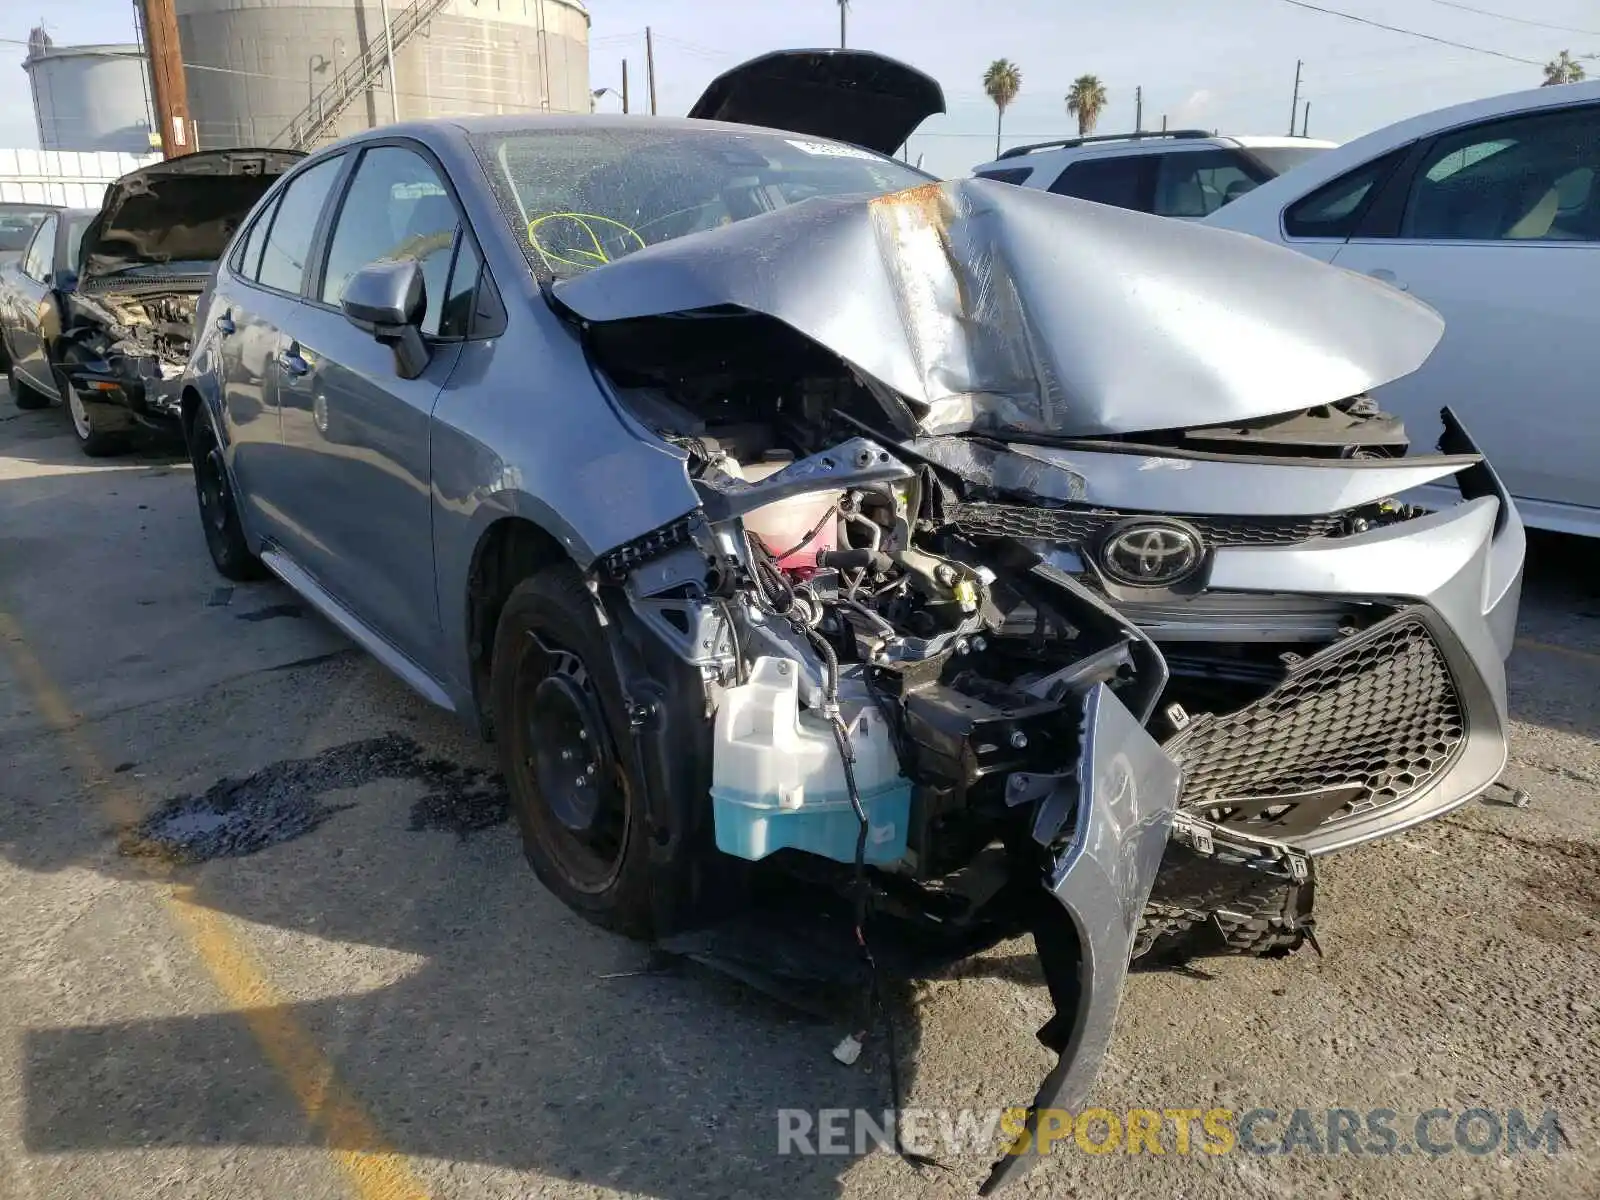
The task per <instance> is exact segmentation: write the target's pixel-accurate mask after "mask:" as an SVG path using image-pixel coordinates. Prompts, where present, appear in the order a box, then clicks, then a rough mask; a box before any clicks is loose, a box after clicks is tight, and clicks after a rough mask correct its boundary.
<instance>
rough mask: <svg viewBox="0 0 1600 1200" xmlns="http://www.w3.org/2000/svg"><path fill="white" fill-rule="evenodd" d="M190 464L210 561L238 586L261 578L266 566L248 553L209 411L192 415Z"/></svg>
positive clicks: (231, 486) (201, 526) (249, 551)
mask: <svg viewBox="0 0 1600 1200" xmlns="http://www.w3.org/2000/svg"><path fill="white" fill-rule="evenodd" d="M189 461H190V462H191V463H192V464H193V465H194V490H195V498H196V499H197V500H198V501H199V503H200V528H201V530H202V531H203V532H204V533H205V537H206V549H207V550H209V551H210V552H211V562H212V564H213V565H214V566H215V567H216V568H217V571H218V573H219V574H220V575H221V576H222V577H223V578H224V579H233V580H236V581H238V582H240V583H244V582H247V581H249V580H252V579H262V578H264V577H265V576H266V574H267V569H266V567H265V566H264V565H263V564H262V562H261V560H260V559H259V558H257V557H256V556H255V555H254V554H253V553H251V550H250V543H249V542H248V541H246V540H245V536H244V525H243V524H242V523H241V522H240V520H239V506H238V502H237V500H236V499H235V498H234V494H233V484H232V482H231V481H230V480H229V478H228V469H227V463H226V462H225V461H224V459H223V455H222V443H221V441H220V439H218V437H217V431H216V427H215V426H213V425H212V423H211V412H210V410H209V409H207V408H205V407H203V406H202V408H201V410H200V412H198V413H197V414H196V415H195V418H194V428H193V430H192V431H191V433H190V437H189Z"/></svg>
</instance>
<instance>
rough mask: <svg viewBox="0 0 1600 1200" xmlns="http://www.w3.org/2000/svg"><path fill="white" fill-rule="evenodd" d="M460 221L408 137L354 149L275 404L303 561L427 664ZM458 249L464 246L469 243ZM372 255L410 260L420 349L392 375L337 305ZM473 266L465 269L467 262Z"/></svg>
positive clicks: (434, 662)
mask: <svg viewBox="0 0 1600 1200" xmlns="http://www.w3.org/2000/svg"><path fill="white" fill-rule="evenodd" d="M460 229H461V221H460V218H459V215H458V211H457V208H456V205H455V202H454V200H453V199H452V198H451V196H450V194H449V192H448V190H447V189H446V187H445V185H444V180H443V178H442V176H441V173H440V171H439V169H438V168H437V167H436V166H435V165H434V164H433V163H432V162H431V161H430V160H429V159H428V158H427V157H426V156H425V155H424V154H423V153H422V152H421V151H420V148H416V147H414V146H413V145H411V144H389V143H385V144H379V145H374V146H371V147H369V148H368V149H366V150H365V151H364V152H363V153H362V156H361V159H360V161H359V162H358V163H357V164H356V167H355V170H354V172H353V174H352V175H351V177H350V181H349V184H348V186H347V189H346V191H345V195H344V198H343V201H342V203H341V204H340V207H339V210H338V214H337V215H336V216H335V218H334V222H333V225H332V228H331V231H330V233H329V235H328V237H327V239H326V246H327V253H326V260H325V263H324V264H323V266H322V269H321V271H320V272H318V274H317V276H316V278H315V279H314V280H313V282H312V283H311V285H310V288H309V292H310V294H309V296H308V298H307V300H306V302H305V303H304V304H302V305H301V306H300V308H299V309H298V310H297V311H296V313H295V315H294V317H293V319H292V322H291V324H290V325H289V326H288V327H286V328H285V330H284V333H285V335H286V340H285V343H284V346H283V348H282V351H281V354H282V370H281V372H280V375H279V385H278V386H279V393H278V394H279V405H280V411H281V414H282V423H283V446H284V452H285V455H286V456H287V458H288V459H289V461H290V462H292V464H293V471H294V475H295V478H296V479H297V480H298V481H299V486H298V487H297V489H296V490H295V493H294V495H293V496H292V497H290V498H289V499H288V501H287V503H288V504H289V505H290V511H289V519H290V521H291V522H292V523H293V524H294V525H295V526H296V527H297V528H299V529H301V530H304V531H306V533H307V536H306V538H305V539H304V540H303V542H302V545H303V547H304V550H303V553H304V555H305V558H304V561H303V562H302V566H304V567H305V568H306V569H307V570H308V571H310V572H311V573H312V574H314V575H315V576H316V577H317V579H318V580H319V582H321V583H322V585H323V586H324V587H326V588H327V589H328V591H330V592H331V593H333V595H334V596H335V597H337V598H338V599H339V600H340V601H341V603H343V604H344V605H345V606H346V607H348V608H349V609H350V610H351V611H352V612H354V613H355V614H356V615H357V616H358V617H359V618H360V619H361V620H362V621H363V622H364V623H366V624H367V625H368V626H370V627H371V628H372V629H373V630H374V631H375V632H376V633H378V634H379V635H380V636H382V637H383V638H384V639H385V640H386V641H388V642H389V643H390V644H391V645H393V646H394V647H395V648H396V649H398V650H400V651H401V652H402V653H403V654H405V655H406V656H407V657H408V658H410V659H411V660H412V661H413V662H415V663H416V664H417V665H419V666H421V667H422V668H423V669H424V670H425V671H429V672H430V673H437V672H438V671H439V668H440V653H439V649H440V647H439V613H438V604H437V599H436V594H435V588H434V574H433V545H432V499H431V496H430V487H431V463H430V445H431V437H430V432H431V426H432V420H433V406H434V403H435V402H436V401H437V399H438V397H439V393H440V391H441V390H442V389H443V388H444V385H445V383H446V381H447V380H448V379H449V377H450V372H451V371H452V370H453V369H454V367H455V363H456V360H457V358H458V357H459V355H460V343H459V342H458V341H454V340H451V332H452V331H450V330H449V329H443V328H441V313H442V311H443V308H444V301H445V296H446V290H447V281H448V278H449V275H450V269H451V262H452V259H453V256H454V255H455V253H456V246H457V242H458V239H459V237H460ZM469 252H470V250H469ZM379 259H415V260H417V261H418V262H419V263H420V264H421V266H422V271H423V278H424V281H425V291H426V296H425V300H426V307H425V311H424V312H423V314H422V316H421V329H422V332H423V334H424V337H425V338H426V339H427V340H428V343H429V346H430V349H431V357H430V360H429V362H428V365H427V367H426V368H425V369H424V370H423V372H422V374H421V375H419V376H418V377H417V378H415V379H403V378H401V377H400V375H399V374H398V373H397V372H396V370H395V362H394V355H393V352H392V351H391V350H390V349H389V348H388V347H386V346H384V345H382V344H380V343H379V342H378V341H376V340H375V339H374V338H373V336H372V334H370V333H368V332H366V331H365V330H362V329H360V328H358V327H356V326H355V325H353V324H352V323H351V322H350V321H349V320H348V319H347V318H346V317H345V316H344V314H343V312H342V311H341V310H340V307H339V301H340V297H341V295H342V293H343V290H344V285H345V283H346V281H347V280H348V279H349V278H350V276H351V275H353V274H354V273H355V272H356V271H357V270H359V269H360V268H362V267H364V266H366V265H367V264H368V263H371V262H375V261H377V260H379ZM473 273H474V277H475V275H476V268H475V267H474V268H473Z"/></svg>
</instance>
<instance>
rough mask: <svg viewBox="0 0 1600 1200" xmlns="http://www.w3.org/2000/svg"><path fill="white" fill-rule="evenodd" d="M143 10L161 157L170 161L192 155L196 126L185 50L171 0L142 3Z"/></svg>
mask: <svg viewBox="0 0 1600 1200" xmlns="http://www.w3.org/2000/svg"><path fill="white" fill-rule="evenodd" d="M140 2H141V3H142V4H143V6H144V38H145V50H146V51H147V52H148V53H149V55H150V86H151V87H152V88H153V89H154V90H155V100H156V126H157V131H158V132H159V133H160V134H161V153H162V154H163V155H165V156H166V157H167V158H177V157H178V156H179V155H180V154H193V153H194V152H195V151H196V150H197V149H199V147H198V146H196V145H195V136H194V122H193V121H192V120H190V119H189V90H188V84H187V83H185V82H184V78H183V47H182V45H181V43H180V42H179V41H178V17H177V14H176V13H174V12H173V11H172V0H140Z"/></svg>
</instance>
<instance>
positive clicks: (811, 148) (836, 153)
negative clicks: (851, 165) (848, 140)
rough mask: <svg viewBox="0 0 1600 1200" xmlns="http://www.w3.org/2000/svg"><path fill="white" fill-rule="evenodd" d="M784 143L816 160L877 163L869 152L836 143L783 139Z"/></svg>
mask: <svg viewBox="0 0 1600 1200" xmlns="http://www.w3.org/2000/svg"><path fill="white" fill-rule="evenodd" d="M783 140H784V141H786V142H788V143H789V145H791V146H793V147H794V148H795V149H796V150H799V151H800V152H801V153H803V154H814V155H816V156H817V157H818V158H864V159H866V160H867V161H868V162H877V161H878V156H877V155H876V154H874V153H872V151H870V150H858V149H856V148H855V147H854V146H841V145H839V144H838V143H837V142H807V141H802V140H801V139H800V138H784V139H783Z"/></svg>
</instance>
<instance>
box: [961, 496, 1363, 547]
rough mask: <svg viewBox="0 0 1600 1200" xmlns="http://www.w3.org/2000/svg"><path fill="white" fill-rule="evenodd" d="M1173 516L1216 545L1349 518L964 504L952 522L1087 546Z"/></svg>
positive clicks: (1299, 536) (1326, 528) (1274, 541)
mask: <svg viewBox="0 0 1600 1200" xmlns="http://www.w3.org/2000/svg"><path fill="white" fill-rule="evenodd" d="M1156 515H1171V516H1175V517H1176V519H1178V520H1180V521H1183V522H1184V523H1185V524H1187V525H1191V526H1193V527H1194V528H1195V529H1196V530H1198V531H1199V532H1200V535H1201V536H1202V537H1204V538H1205V540H1206V541H1207V542H1208V543H1209V544H1211V545H1213V546H1291V545H1294V544H1295V543H1297V542H1309V541H1311V540H1312V539H1313V538H1321V537H1334V536H1337V535H1338V534H1339V533H1341V532H1343V530H1344V514H1342V513H1332V514H1329V515H1326V516H1315V517H1199V516H1193V517H1192V516H1187V515H1183V514H1152V513H1134V512H1124V511H1121V510H1119V509H1113V508H1024V507H1022V506H1020V505H1011V504H960V505H956V506H955V507H954V508H953V509H952V510H951V512H950V514H949V520H950V523H951V524H952V525H954V526H956V527H957V528H958V529H960V530H961V531H962V532H963V533H966V534H971V535H974V536H978V537H1018V538H1038V539H1040V540H1041V541H1047V542H1065V543H1069V544H1074V545H1086V544H1089V543H1092V542H1095V541H1098V540H1099V539H1100V538H1101V537H1103V536H1104V535H1105V534H1106V533H1107V532H1109V531H1110V530H1111V529H1112V528H1113V527H1114V526H1116V525H1117V524H1119V523H1121V522H1123V521H1126V520H1129V519H1130V518H1132V517H1138V516H1156Z"/></svg>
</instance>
